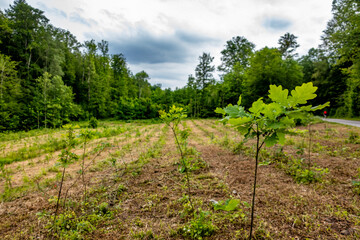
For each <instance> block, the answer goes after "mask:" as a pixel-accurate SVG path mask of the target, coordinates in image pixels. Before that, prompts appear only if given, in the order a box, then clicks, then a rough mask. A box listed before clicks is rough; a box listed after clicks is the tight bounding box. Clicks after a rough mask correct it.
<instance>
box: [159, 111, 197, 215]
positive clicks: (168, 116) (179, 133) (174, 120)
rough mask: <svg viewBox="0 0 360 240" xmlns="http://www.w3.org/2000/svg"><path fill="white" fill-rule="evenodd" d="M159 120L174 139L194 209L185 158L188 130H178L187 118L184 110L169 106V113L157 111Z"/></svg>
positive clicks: (187, 165)
mask: <svg viewBox="0 0 360 240" xmlns="http://www.w3.org/2000/svg"><path fill="white" fill-rule="evenodd" d="M159 114H160V119H161V120H163V121H164V122H165V124H166V125H168V126H169V127H170V128H171V130H172V132H173V134H174V138H175V143H176V146H177V148H178V150H179V152H180V157H181V158H180V163H181V169H182V170H181V172H183V173H185V176H186V182H187V192H188V197H189V202H190V205H191V207H192V209H194V206H193V204H192V201H191V186H190V176H189V175H190V173H189V170H190V169H189V168H190V167H189V164H188V163H189V161H188V159H187V156H186V149H187V138H188V136H189V130H188V129H184V130H180V129H179V124H180V122H181V121H182V120H183V119H185V118H186V117H187V115H186V113H185V110H184V109H183V108H181V107H176V106H175V105H173V106H171V107H170V109H169V112H168V113H167V112H165V111H163V110H161V111H159Z"/></svg>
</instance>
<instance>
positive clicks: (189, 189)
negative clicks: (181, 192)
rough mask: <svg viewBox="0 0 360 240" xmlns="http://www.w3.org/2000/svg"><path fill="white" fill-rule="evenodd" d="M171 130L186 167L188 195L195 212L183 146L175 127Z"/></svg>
mask: <svg viewBox="0 0 360 240" xmlns="http://www.w3.org/2000/svg"><path fill="white" fill-rule="evenodd" d="M171 130H172V131H173V134H174V137H175V141H176V144H177V146H178V148H179V151H180V155H181V164H182V165H183V167H184V170H185V175H186V182H187V191H188V195H189V202H190V206H191V208H192V210H194V205H193V203H192V201H191V186H190V176H189V171H188V170H189V169H188V167H187V165H186V162H185V156H184V153H183V151H182V148H181V144H180V142H179V139H178V137H177V134H176V129H175V127H174V126H172V127H171Z"/></svg>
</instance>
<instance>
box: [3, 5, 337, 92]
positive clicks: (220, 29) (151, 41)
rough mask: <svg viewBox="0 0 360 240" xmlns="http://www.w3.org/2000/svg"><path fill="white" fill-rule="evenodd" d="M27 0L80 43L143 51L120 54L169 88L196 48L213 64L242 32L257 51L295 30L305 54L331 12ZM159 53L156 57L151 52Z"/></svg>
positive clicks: (181, 81) (191, 65)
mask: <svg viewBox="0 0 360 240" xmlns="http://www.w3.org/2000/svg"><path fill="white" fill-rule="evenodd" d="M5 1H8V3H10V4H12V1H9V0H5ZM28 3H29V4H30V5H31V6H33V7H36V8H40V9H41V10H44V11H45V15H46V16H47V17H48V18H49V19H50V21H51V23H52V24H53V25H55V26H57V27H61V28H64V29H68V30H69V31H70V32H72V33H73V34H74V35H76V36H77V38H78V40H79V41H84V40H89V37H93V38H95V40H96V41H101V39H104V40H107V41H109V43H110V47H112V48H110V51H115V50H116V51H119V50H121V51H123V53H125V52H128V53H129V54H132V53H136V54H140V53H141V52H139V51H144V59H143V60H144V61H138V57H139V56H137V57H136V56H135V55H134V56H127V55H126V54H125V57H126V58H127V59H128V61H129V64H130V66H131V70H132V71H133V72H138V71H141V70H145V71H146V72H148V73H149V75H150V77H151V81H152V82H153V83H163V85H164V86H171V87H175V86H184V85H185V84H186V81H187V77H188V75H189V74H193V73H194V69H195V67H196V64H197V63H198V56H199V55H201V54H202V52H210V53H211V55H212V56H215V63H216V64H219V63H220V51H221V50H222V49H223V47H224V45H225V43H226V41H227V40H230V39H231V38H232V37H234V36H244V37H246V38H247V39H248V40H249V41H251V42H253V43H254V44H255V45H256V49H260V48H263V47H265V46H269V47H277V42H278V39H279V38H280V36H282V35H283V34H284V33H285V32H290V33H292V34H294V35H296V36H298V43H299V44H300V45H301V46H300V48H299V49H298V52H299V53H300V54H306V53H307V51H308V49H310V48H311V47H317V46H318V44H320V43H321V41H320V36H321V35H322V31H323V30H325V28H326V23H327V21H328V20H330V18H331V3H332V0H316V1H314V0H301V1H299V0H241V1H239V0H223V1H218V0H151V1H149V0H121V1H113V0H102V1H98V0H28ZM3 5H4V4H3V3H2V5H0V6H1V7H4V6H3ZM6 5H7V4H6ZM5 7H7V6H5ZM137 45H138V46H139V47H137ZM116 46H118V47H117V48H116ZM119 46H121V47H123V48H125V47H128V49H121V48H120V47H119ZM153 47H154V48H153ZM157 52H158V53H159V55H156V56H155V54H154V53H157ZM113 53H117V52H113ZM151 54H153V55H154V58H153V59H152V58H151ZM140 57H141V56H140ZM161 58H162V59H161ZM172 58H177V59H172ZM141 68H142V69H141Z"/></svg>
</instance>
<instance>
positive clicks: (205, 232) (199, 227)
mask: <svg viewBox="0 0 360 240" xmlns="http://www.w3.org/2000/svg"><path fill="white" fill-rule="evenodd" d="M210 217H211V216H210V212H205V211H203V210H201V209H198V210H196V211H195V212H194V217H193V219H192V220H191V221H190V222H189V223H188V224H187V225H186V226H184V227H181V228H179V229H178V233H179V234H180V235H182V236H183V237H185V238H188V239H199V240H200V239H204V238H206V237H209V236H211V235H212V234H213V233H215V232H216V230H217V228H216V226H214V225H213V224H212V222H211V221H210V220H209V218H210Z"/></svg>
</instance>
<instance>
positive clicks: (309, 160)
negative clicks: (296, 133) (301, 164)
mask: <svg viewBox="0 0 360 240" xmlns="http://www.w3.org/2000/svg"><path fill="white" fill-rule="evenodd" d="M310 127H311V124H310V123H309V157H308V170H309V171H310V167H311V156H310V154H311V137H312V136H311V128H310Z"/></svg>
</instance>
